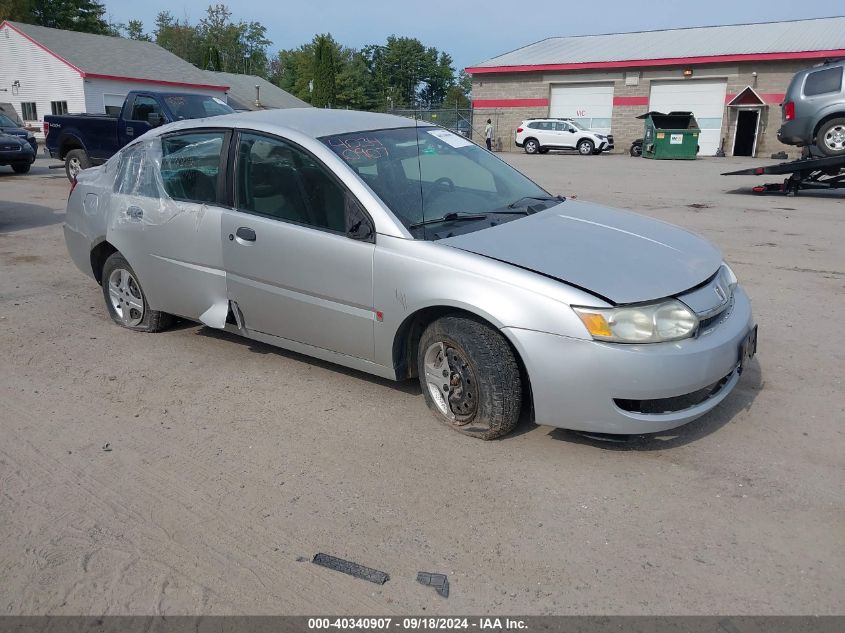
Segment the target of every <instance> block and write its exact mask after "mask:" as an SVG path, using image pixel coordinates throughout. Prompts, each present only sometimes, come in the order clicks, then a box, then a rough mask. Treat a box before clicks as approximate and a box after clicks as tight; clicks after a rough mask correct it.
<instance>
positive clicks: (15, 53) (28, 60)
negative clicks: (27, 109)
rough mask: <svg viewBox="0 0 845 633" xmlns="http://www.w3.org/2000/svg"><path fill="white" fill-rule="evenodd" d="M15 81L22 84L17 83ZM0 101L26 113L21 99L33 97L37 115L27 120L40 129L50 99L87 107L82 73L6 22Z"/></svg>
mask: <svg viewBox="0 0 845 633" xmlns="http://www.w3.org/2000/svg"><path fill="white" fill-rule="evenodd" d="M15 81H19V82H20V87H19V88H17V87H14V86H13V85H12V84H13V83H14V82H15ZM0 101H3V102H8V103H11V104H12V105H13V106H14V107H15V110H17V111H18V114H19V115H21V117H23V111H22V108H21V103H25V102H30V101H34V102H35V104H36V110H37V114H38V119H37V120H35V121H25V122H26V123H27V125H30V124H31V125H32V126H33V127H35V126H37V127H38V129H39V130H40V129H41V124H42V122H43V121H44V115H45V114H51V110H50V102H51V101H67V106H68V111H69V112H81V111H83V110H84V109H85V94H84V91H83V88H82V77H81V76H80V75H79V73H78V72H77V71H75V70H74V69H72V68H71V67H69V66H68V65H67V64H65V63H64V62H62V61H60V60H58V59H57V58H56V57H54V56H53V55H51V54H50V53H48V52H47V51H45V50H44V49H42V48H41V47H39V46H37V45H36V44H34V43H33V42H31V41H30V40H28V39H26V38H25V37H23V36H22V35H21V34H20V33H18V32H17V31H15V30H13V29H12V28H10V27H9V26H8V25H4V26H3V27H2V28H0Z"/></svg>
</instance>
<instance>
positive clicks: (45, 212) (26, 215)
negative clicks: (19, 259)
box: [0, 200, 65, 233]
mask: <svg viewBox="0 0 845 633" xmlns="http://www.w3.org/2000/svg"><path fill="white" fill-rule="evenodd" d="M64 221H65V214H64V211H62V212H58V213H57V212H56V211H55V210H54V209H51V208H50V207H45V206H43V205H40V204H27V203H24V202H9V201H5V200H0V233H12V232H13V231H22V230H24V229H32V228H36V227H39V226H50V225H52V224H59V223H61V222H64Z"/></svg>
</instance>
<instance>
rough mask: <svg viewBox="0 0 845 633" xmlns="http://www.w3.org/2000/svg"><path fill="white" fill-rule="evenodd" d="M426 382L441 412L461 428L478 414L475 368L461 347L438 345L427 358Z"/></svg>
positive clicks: (430, 347) (428, 353)
mask: <svg viewBox="0 0 845 633" xmlns="http://www.w3.org/2000/svg"><path fill="white" fill-rule="evenodd" d="M423 366H424V368H425V383H426V386H427V387H428V392H429V394H430V395H431V399H432V400H433V401H434V404H435V405H436V406H437V409H438V410H439V411H440V413H442V414H443V415H444V416H445V417H446V418H448V419H449V420H451V421H452V422H453V423H454V424H455V425H457V426H463V425H465V424H467V423H468V422H469V421H470V420H472V418H473V417H474V416H475V414H476V412H477V411H478V382H477V381H476V378H475V374H474V373H473V370H472V366H471V365H470V363H469V362H468V361H467V359H466V358H465V357H464V354H463V352H462V351H461V350H460V349H458V348H457V347H451V346H449V345H448V344H447V343H445V342H442V341H440V342H437V343H434V344H432V345H430V346H429V347H428V349H427V350H426V351H425V357H424V359H423Z"/></svg>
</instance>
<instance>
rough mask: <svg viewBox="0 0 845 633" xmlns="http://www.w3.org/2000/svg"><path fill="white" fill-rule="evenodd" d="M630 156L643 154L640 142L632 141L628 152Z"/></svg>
mask: <svg viewBox="0 0 845 633" xmlns="http://www.w3.org/2000/svg"><path fill="white" fill-rule="evenodd" d="M628 153H629V154H631V156H635V157H636V156H642V155H643V144H642V143H634V144H632V145H631V149H630V151H629V152H628Z"/></svg>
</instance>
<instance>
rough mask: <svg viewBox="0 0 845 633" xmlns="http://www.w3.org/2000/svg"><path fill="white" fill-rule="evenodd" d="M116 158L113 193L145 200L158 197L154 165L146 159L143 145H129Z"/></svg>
mask: <svg viewBox="0 0 845 633" xmlns="http://www.w3.org/2000/svg"><path fill="white" fill-rule="evenodd" d="M116 158H117V161H118V162H117V175H116V176H115V179H114V192H115V193H120V194H124V195H127V196H143V197H145V198H158V197H159V187H158V183H157V181H156V175H155V163H154V162H153V161H151V160H149V159H148V158H147V155H146V148H145V146H144V144H142V143H136V144H135V145H130V146H129V147H126V148H125V149H123V150H122V151H121V152H120V154H118V155H117V157H116ZM110 162H111V161H109V163H110Z"/></svg>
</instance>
